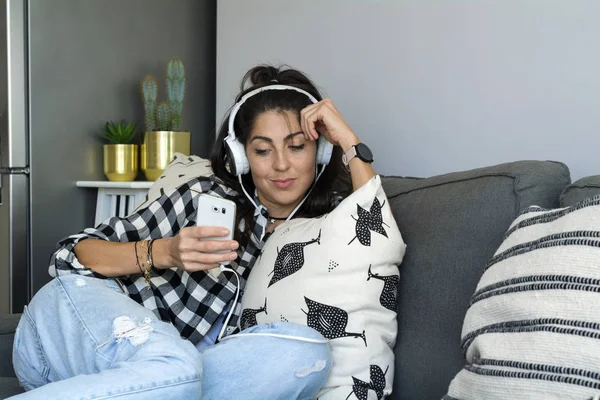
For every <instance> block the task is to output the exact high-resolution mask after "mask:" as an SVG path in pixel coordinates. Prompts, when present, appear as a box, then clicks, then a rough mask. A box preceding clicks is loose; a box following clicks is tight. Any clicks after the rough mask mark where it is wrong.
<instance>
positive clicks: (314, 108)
mask: <svg viewBox="0 0 600 400" xmlns="http://www.w3.org/2000/svg"><path fill="white" fill-rule="evenodd" d="M300 125H301V126H302V131H304V135H305V136H306V138H307V139H308V140H316V139H318V138H319V134H322V135H323V136H324V137H325V139H327V140H328V141H329V142H330V143H332V144H334V145H336V146H339V147H341V148H342V149H343V150H344V151H347V150H348V149H349V148H350V147H351V146H353V145H355V144H358V143H359V142H360V140H358V137H357V136H356V134H355V133H354V131H353V130H352V128H350V125H348V123H347V122H346V120H345V119H344V117H342V114H340V112H339V111H338V110H337V108H335V105H334V104H333V102H332V101H331V100H330V99H323V100H321V101H319V102H318V103H315V104H311V105H309V106H307V107H305V108H304V109H303V110H302V111H301V112H300Z"/></svg>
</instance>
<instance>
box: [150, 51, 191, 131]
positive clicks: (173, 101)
mask: <svg viewBox="0 0 600 400" xmlns="http://www.w3.org/2000/svg"><path fill="white" fill-rule="evenodd" d="M157 97H158V83H157V81H156V78H154V77H153V76H152V75H146V76H145V77H144V79H142V101H143V103H144V121H145V123H146V130H147V131H153V130H156V129H158V130H161V131H170V130H175V131H178V130H180V129H181V123H182V120H183V116H182V114H183V100H184V98H185V67H184V66H183V62H182V61H181V60H180V59H179V58H178V57H173V58H172V59H171V60H169V62H168V64H167V98H168V101H163V102H160V103H157Z"/></svg>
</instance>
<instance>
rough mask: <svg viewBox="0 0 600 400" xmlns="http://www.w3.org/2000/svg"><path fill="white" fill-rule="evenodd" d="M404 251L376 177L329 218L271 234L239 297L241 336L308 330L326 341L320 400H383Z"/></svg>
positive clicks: (387, 388)
mask: <svg viewBox="0 0 600 400" xmlns="http://www.w3.org/2000/svg"><path fill="white" fill-rule="evenodd" d="M405 247H406V246H405V244H404V242H403V241H402V236H401V235H400V231H399V230H398V227H397V226H396V222H395V221H394V217H393V216H392V212H391V209H390V207H389V204H388V201H387V199H386V197H385V193H384V192H383V189H382V186H381V179H380V177H378V176H376V177H374V178H373V179H371V180H370V181H369V182H367V183H365V184H364V185H363V186H362V187H361V188H360V189H358V190H357V191H355V192H354V193H352V194H351V195H350V196H349V197H347V198H346V199H344V200H343V201H342V202H341V203H340V204H339V205H338V206H337V207H336V208H335V209H334V210H333V211H332V212H330V213H329V214H327V215H325V216H323V217H321V218H311V219H306V218H297V219H293V220H291V221H288V222H286V223H284V224H281V225H280V226H279V227H278V228H277V229H276V230H275V231H274V232H273V234H272V236H271V237H269V239H268V240H267V242H266V243H265V245H264V247H263V249H262V252H261V255H260V256H259V258H258V260H257V262H256V264H254V266H253V267H252V272H251V273H250V277H249V278H248V283H247V285H246V287H245V289H244V295H243V297H242V308H243V312H242V317H241V318H240V325H241V328H242V329H246V328H249V327H251V326H254V325H256V324H266V323H273V322H281V321H285V322H288V321H289V322H294V323H298V324H302V325H308V326H310V327H311V328H313V329H315V330H317V331H319V332H320V333H321V334H322V335H323V336H324V337H325V338H327V339H329V346H330V348H331V354H332V360H333V363H332V367H331V371H330V373H329V377H328V379H327V382H325V385H324V386H323V388H322V390H321V392H320V394H319V396H318V397H319V399H321V400H328V399H345V398H365V399H366V398H367V394H368V393H370V395H371V396H374V395H377V397H378V398H381V396H383V395H384V394H389V393H390V392H391V390H392V379H393V376H394V351H393V347H394V343H395V341H396V329H397V322H396V298H397V289H398V286H397V285H398V277H399V275H398V265H399V264H400V262H401V261H402V257H403V255H404V251H405ZM240 335H242V334H240ZM363 396H364V397H363ZM369 398H370V397H369Z"/></svg>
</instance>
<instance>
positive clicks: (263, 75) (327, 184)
mask: <svg viewBox="0 0 600 400" xmlns="http://www.w3.org/2000/svg"><path fill="white" fill-rule="evenodd" d="M276 84H280V85H289V86H294V87H297V88H299V89H303V90H305V91H307V92H308V93H310V94H311V95H313V96H314V97H315V98H316V99H317V100H322V96H321V94H320V93H319V91H318V90H317V88H316V86H315V84H314V83H313V82H312V81H311V80H310V79H309V78H308V77H307V76H306V75H305V74H303V73H301V72H300V71H297V70H295V69H291V68H289V67H286V66H282V67H274V66H269V65H259V66H257V67H254V68H252V69H250V70H249V71H248V72H247V73H246V74H245V75H244V78H243V79H242V83H241V86H240V93H239V94H238V95H237V96H236V99H235V101H236V102H238V101H239V100H240V99H241V98H242V97H243V96H244V95H245V94H246V93H248V92H250V91H251V90H254V89H258V88H260V87H263V86H269V85H276ZM310 104H312V102H311V101H310V99H309V98H308V97H307V96H305V95H304V94H302V93H299V92H296V91H294V90H266V91H264V92H261V93H259V94H257V95H255V96H252V97H251V98H249V99H248V100H247V101H246V102H245V103H244V105H243V106H242V107H241V108H240V110H239V111H238V113H237V114H236V117H235V121H234V130H235V133H236V136H237V138H238V140H239V141H240V143H242V144H244V145H245V144H246V140H247V138H248V136H249V135H250V132H251V130H252V127H253V125H254V121H255V120H256V118H257V117H258V116H259V115H260V114H262V113H264V112H267V111H278V112H280V111H291V112H293V113H295V114H296V115H297V117H298V120H299V119H300V111H301V110H302V109H303V108H304V107H306V106H308V105H310ZM230 113H231V109H230V110H229V111H228V113H227V114H226V116H225V118H224V119H223V122H222V124H221V127H220V128H219V131H218V136H217V140H216V141H215V143H214V145H213V147H212V149H211V152H210V163H211V167H212V170H213V172H214V174H215V175H216V177H217V178H219V179H220V180H221V181H222V182H223V183H225V184H226V185H227V186H229V187H231V188H232V189H234V190H236V191H237V192H238V193H242V190H241V187H240V183H239V181H238V179H237V177H236V176H235V175H233V174H232V173H231V172H230V171H229V169H228V166H227V164H228V153H227V148H226V145H225V138H226V137H227V124H228V120H229V115H230ZM341 153H342V150H341V149H340V148H339V147H337V146H336V147H334V150H333V154H332V156H331V161H330V162H329V164H328V165H327V167H325V171H324V172H323V175H321V177H320V178H319V181H318V182H317V183H316V185H315V187H314V189H313V191H312V192H311V194H310V196H309V197H308V198H307V199H306V201H305V202H304V204H303V205H302V207H301V208H300V209H299V210H298V212H297V213H296V214H295V215H294V217H302V218H312V217H317V216H320V215H323V214H326V213H327V212H329V211H330V210H331V204H332V202H333V197H334V196H336V195H341V196H346V195H348V194H349V193H350V192H351V190H352V184H351V180H350V175H349V173H348V171H347V170H346V168H345V167H344V166H343V164H342V161H341V159H342V154H341ZM242 182H243V183H244V187H245V188H246V190H247V191H248V193H253V192H254V188H255V186H254V182H253V181H252V177H251V176H250V174H245V175H244V176H243V177H242ZM253 217H254V207H253V205H252V204H251V203H250V202H249V201H248V200H247V199H246V198H245V197H244V196H240V198H239V199H238V201H237V215H236V227H238V228H236V232H235V236H234V237H235V239H236V240H238V242H239V243H240V245H241V246H246V245H247V244H248V241H249V240H250V233H251V232H252V230H253V228H254V218H253ZM241 220H244V221H245V229H244V232H241V231H240V230H239V225H240V222H241Z"/></svg>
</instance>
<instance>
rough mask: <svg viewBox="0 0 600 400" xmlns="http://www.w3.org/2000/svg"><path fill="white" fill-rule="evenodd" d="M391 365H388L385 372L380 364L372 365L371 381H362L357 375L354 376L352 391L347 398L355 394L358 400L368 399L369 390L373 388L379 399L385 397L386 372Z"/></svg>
mask: <svg viewBox="0 0 600 400" xmlns="http://www.w3.org/2000/svg"><path fill="white" fill-rule="evenodd" d="M389 368H390V366H389V365H388V366H387V368H386V369H385V372H384V371H382V370H381V367H379V366H378V365H371V368H370V369H369V371H370V375H371V378H370V379H371V381H370V382H369V383H367V382H365V381H361V380H360V379H357V378H355V377H352V380H353V381H354V385H352V392H351V393H350V394H349V395H348V397H346V400H348V399H349V398H350V396H352V395H353V394H354V395H355V396H356V398H357V399H358V400H368V398H369V397H368V395H369V390H372V391H374V392H375V394H376V395H377V400H381V399H383V390H384V389H385V374H387V372H388V370H389Z"/></svg>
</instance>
